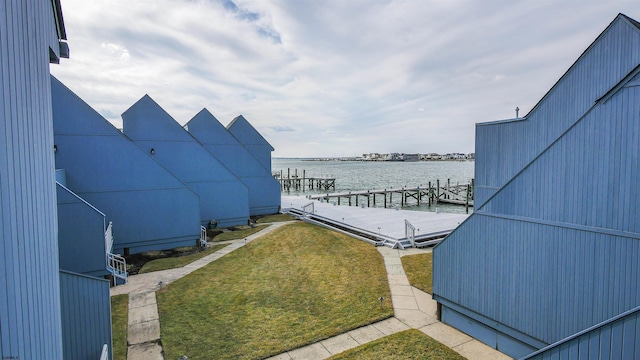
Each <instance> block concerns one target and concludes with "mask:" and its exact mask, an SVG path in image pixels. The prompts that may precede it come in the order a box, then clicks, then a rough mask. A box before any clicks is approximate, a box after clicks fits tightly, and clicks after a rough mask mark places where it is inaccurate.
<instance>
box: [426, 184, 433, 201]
mask: <svg viewBox="0 0 640 360" xmlns="http://www.w3.org/2000/svg"><path fill="white" fill-rule="evenodd" d="M427 195H428V196H427V198H428V199H429V207H431V199H432V198H433V189H431V181H429V193H428V194H427Z"/></svg>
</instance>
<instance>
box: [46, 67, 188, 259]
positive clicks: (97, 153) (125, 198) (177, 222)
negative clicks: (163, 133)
mask: <svg viewBox="0 0 640 360" xmlns="http://www.w3.org/2000/svg"><path fill="white" fill-rule="evenodd" d="M51 84H52V96H53V99H54V104H53V124H54V132H55V133H54V138H55V143H56V145H57V149H58V150H57V152H56V154H55V157H56V166H57V167H58V168H61V169H64V170H65V173H66V180H67V187H68V188H69V189H70V190H72V191H73V192H74V193H76V194H77V195H78V196H80V197H82V198H83V199H84V200H86V201H87V202H89V203H90V204H91V205H93V206H95V207H96V208H98V209H100V211H102V212H103V213H104V214H105V215H106V216H107V221H112V222H113V236H114V250H115V251H116V252H118V251H122V249H124V248H130V251H131V252H132V253H135V252H141V251H146V250H158V249H168V248H172V247H176V246H183V245H185V244H189V245H191V244H195V239H197V238H199V236H200V200H199V197H198V195H197V194H195V193H194V192H193V191H192V190H191V189H190V188H189V187H187V186H186V185H185V184H184V183H183V182H181V181H180V180H179V179H177V178H176V177H175V176H174V175H173V174H171V173H170V172H169V171H167V170H166V169H165V168H164V167H162V166H161V165H160V164H159V163H158V162H156V161H155V160H154V159H152V158H151V155H150V154H147V153H145V152H144V151H142V150H141V149H140V148H139V147H138V146H136V145H135V144H134V143H133V142H132V141H131V140H130V139H128V138H127V137H126V136H125V135H124V134H122V133H121V132H120V131H119V130H117V129H116V128H115V127H113V126H112V125H111V124H109V123H108V121H107V120H105V119H104V118H103V117H102V116H100V115H99V114H98V113H96V112H95V111H93V110H91V109H90V107H89V106H88V105H87V104H86V103H85V102H84V101H82V100H81V99H80V98H78V97H77V96H76V95H75V94H73V92H71V90H69V89H68V88H66V87H65V86H64V85H63V84H62V83H60V82H59V81H58V80H56V79H55V78H52V80H51ZM80 115H82V117H80ZM69 123H71V124H78V126H73V125H69ZM83 123H84V125H81V124H83ZM87 124H94V125H95V127H96V128H97V129H99V130H95V131H91V130H89V131H87V129H91V127H90V126H88V125H87ZM85 131H87V133H86V134H85V133H84V132H85ZM96 134H97V135H96Z"/></svg>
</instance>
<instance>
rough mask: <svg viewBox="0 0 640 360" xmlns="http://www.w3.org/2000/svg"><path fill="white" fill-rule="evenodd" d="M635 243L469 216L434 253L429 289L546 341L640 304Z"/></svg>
mask: <svg viewBox="0 0 640 360" xmlns="http://www.w3.org/2000/svg"><path fill="white" fill-rule="evenodd" d="M639 256H640V240H638V239H637V238H629V237H622V236H615V235H608V234H602V233H599V232H597V231H587V230H577V229H573V228H563V227H561V226H552V225H546V224H541V223H535V222H528V221H521V220H513V219H505V218H500V217H496V216H489V215H483V214H479V213H474V215H473V216H472V217H470V218H469V219H468V220H467V221H466V222H465V223H464V224H463V226H460V227H458V228H457V229H456V230H455V231H454V232H453V233H452V234H451V235H450V236H449V237H448V238H447V239H446V240H445V241H443V242H442V243H440V245H438V246H437V247H436V248H435V249H434V270H433V286H434V289H433V292H434V295H436V296H437V297H441V298H443V299H446V300H448V301H451V302H453V303H455V304H458V305H460V306H462V307H464V308H466V309H468V310H470V311H473V312H476V313H479V314H482V315H483V316H486V317H488V318H491V319H493V320H495V321H496V322H498V323H501V324H504V325H506V326H509V327H511V328H513V329H516V330H518V331H520V332H522V333H524V334H527V335H529V336H531V337H532V338H535V339H538V340H540V341H542V342H545V343H553V342H555V341H558V340H560V339H563V338H565V337H567V336H569V335H572V334H574V333H576V332H578V331H580V330H583V329H585V328H587V327H589V326H593V325H595V324H598V323H600V322H602V321H605V320H607V319H609V318H611V317H613V316H615V315H617V314H620V313H622V312H624V311H627V310H629V309H632V308H634V307H636V306H638V305H640V296H639V295H640V291H639V289H638V284H640V269H638V267H637V259H638V258H639Z"/></svg>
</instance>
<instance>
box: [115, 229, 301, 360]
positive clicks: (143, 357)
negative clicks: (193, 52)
mask: <svg viewBox="0 0 640 360" xmlns="http://www.w3.org/2000/svg"><path fill="white" fill-rule="evenodd" d="M291 222H292V221H288V222H280V223H273V224H270V226H269V227H267V228H265V229H263V230H261V231H259V232H257V233H255V234H253V235H250V236H247V237H246V238H244V239H240V240H233V241H226V242H220V243H228V244H229V245H228V246H226V247H224V248H222V249H220V250H218V251H216V252H214V253H213V254H209V255H207V256H205V257H203V258H201V259H198V260H196V261H194V262H192V263H190V264H188V265H185V266H184V267H181V268H176V269H169V270H163V271H154V272H150V273H146V274H139V275H132V276H130V277H129V279H128V282H127V284H125V285H119V286H116V287H113V288H111V296H114V295H120V294H129V319H128V324H127V344H128V346H127V359H128V360H163V359H164V355H163V351H162V342H161V341H160V320H159V316H158V305H157V303H156V291H157V290H158V289H160V288H162V287H164V286H166V285H167V284H170V283H172V282H174V281H176V280H178V279H180V278H181V277H183V276H186V275H188V274H190V273H192V272H194V271H196V270H198V269H200V268H202V267H204V266H206V265H207V264H209V263H211V262H212V261H215V260H218V259H220V258H221V257H223V256H225V255H227V254H228V253H230V252H232V251H234V250H236V249H239V248H241V247H243V246H245V245H246V244H248V243H250V242H251V241H253V240H255V239H257V238H259V237H261V236H263V235H265V234H267V233H270V232H271V231H274V230H275V229H277V228H279V227H281V226H284V225H287V224H289V223H291ZM216 244H218V243H216Z"/></svg>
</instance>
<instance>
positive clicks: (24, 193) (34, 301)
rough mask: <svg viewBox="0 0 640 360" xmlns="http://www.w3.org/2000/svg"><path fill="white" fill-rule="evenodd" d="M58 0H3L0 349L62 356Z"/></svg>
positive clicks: (29, 355)
mask: <svg viewBox="0 0 640 360" xmlns="http://www.w3.org/2000/svg"><path fill="white" fill-rule="evenodd" d="M56 3H57V2H52V1H35V0H31V1H24V0H7V1H3V2H2V3H0V259H2V262H1V263H2V266H1V270H0V294H2V296H0V355H1V356H2V358H9V357H15V358H20V359H61V358H62V331H61V319H60V283H59V277H58V257H57V256H56V254H57V253H58V243H57V236H56V234H57V218H56V194H55V182H54V175H53V171H54V165H53V164H54V160H53V151H52V149H53V138H52V133H53V131H52V125H51V95H50V87H49V60H50V55H53V57H54V60H57V59H56V57H57V56H58V55H59V51H58V50H59V45H58V39H59V37H58V36H59V33H58V30H59V29H58V28H57V26H56V23H55V11H54V9H53V6H52V5H54V4H56Z"/></svg>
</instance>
